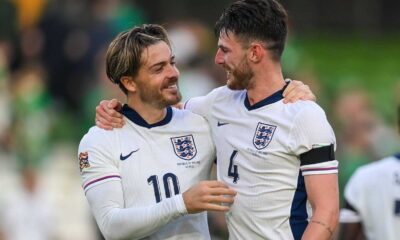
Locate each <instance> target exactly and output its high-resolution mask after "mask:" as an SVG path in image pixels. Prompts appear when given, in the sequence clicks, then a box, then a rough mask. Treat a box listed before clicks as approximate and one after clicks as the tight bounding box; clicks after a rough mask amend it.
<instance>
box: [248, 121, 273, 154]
mask: <svg viewBox="0 0 400 240" xmlns="http://www.w3.org/2000/svg"><path fill="white" fill-rule="evenodd" d="M275 129H276V126H273V125H269V124H265V123H260V122H259V123H258V124H257V128H256V132H255V133H254V138H253V144H254V146H255V147H256V148H257V149H258V150H261V149H263V148H265V147H266V146H268V144H269V143H270V142H271V140H272V137H273V136H274V132H275Z"/></svg>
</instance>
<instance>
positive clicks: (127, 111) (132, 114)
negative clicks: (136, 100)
mask: <svg viewBox="0 0 400 240" xmlns="http://www.w3.org/2000/svg"><path fill="white" fill-rule="evenodd" d="M122 114H123V115H124V116H125V117H127V118H128V119H129V120H131V121H132V122H134V123H135V124H137V125H139V126H142V127H145V128H153V127H159V126H163V125H166V124H168V123H169V122H170V121H171V119H172V108H171V107H167V115H166V116H165V118H164V119H163V120H161V121H159V122H157V123H153V124H148V123H147V122H146V121H145V120H144V119H143V118H142V117H141V116H140V115H139V113H137V112H136V111H135V110H133V109H132V108H130V107H129V106H128V105H127V104H124V106H123V107H122Z"/></svg>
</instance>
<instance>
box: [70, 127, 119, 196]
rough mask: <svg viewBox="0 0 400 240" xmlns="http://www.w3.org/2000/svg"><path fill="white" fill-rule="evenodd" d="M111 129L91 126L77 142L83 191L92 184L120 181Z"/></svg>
mask: <svg viewBox="0 0 400 240" xmlns="http://www.w3.org/2000/svg"><path fill="white" fill-rule="evenodd" d="M115 142H116V141H113V138H112V131H105V130H102V129H99V128H97V127H93V128H91V129H90V130H89V132H88V133H87V134H86V135H85V136H84V137H83V138H82V140H81V142H80V144H79V153H78V159H79V168H80V173H81V179H82V187H83V189H84V190H85V192H86V191H87V190H88V189H90V188H91V187H93V186H96V185H98V184H101V183H104V182H107V181H120V179H121V176H120V172H119V166H118V164H119V162H118V161H117V160H118V159H116V157H117V155H115V153H113V152H115V151H114V150H113V146H114V144H115Z"/></svg>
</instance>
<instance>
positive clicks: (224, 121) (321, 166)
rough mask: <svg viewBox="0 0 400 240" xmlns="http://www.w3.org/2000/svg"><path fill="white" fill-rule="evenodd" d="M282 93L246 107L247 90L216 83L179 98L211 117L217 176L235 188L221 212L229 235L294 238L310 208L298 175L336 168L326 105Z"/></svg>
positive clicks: (304, 224)
mask: <svg viewBox="0 0 400 240" xmlns="http://www.w3.org/2000/svg"><path fill="white" fill-rule="evenodd" d="M282 93H283V90H281V91H278V92H276V93H275V94H273V95H271V96H270V97H268V98H266V99H264V100H263V101H261V102H259V103H257V104H255V105H253V106H250V104H249V102H248V98H247V91H232V90H230V89H228V88H227V87H220V88H217V89H215V90H214V91H212V92H211V93H210V94H209V95H207V96H205V97H200V98H193V99H191V100H189V101H188V102H187V103H186V104H185V107H186V108H187V109H189V110H191V111H193V112H195V113H198V114H200V115H202V116H204V117H205V118H206V119H207V120H208V121H209V124H210V125H211V129H212V136H213V139H214V142H215V144H216V148H217V175H218V179H219V180H222V181H224V182H225V183H227V184H228V185H229V186H230V187H232V188H233V189H235V190H236V191H237V192H238V194H237V195H236V197H235V202H234V204H233V205H232V207H231V210H230V211H229V212H228V213H227V214H226V220H227V224H228V230H229V235H230V239H252V240H256V239H300V238H301V236H302V234H303V232H304V230H305V228H306V227H307V224H308V219H309V217H310V214H311V212H310V211H311V210H310V209H311V208H310V205H309V204H308V201H307V193H306V190H305V185H304V178H303V176H304V175H307V174H331V173H337V166H338V162H337V161H336V160H335V159H334V156H333V151H334V144H335V136H334V133H333V131H332V128H331V126H330V125H329V123H328V121H327V119H326V116H325V113H324V111H323V110H322V109H321V108H320V107H319V106H318V105H317V104H316V103H314V102H311V101H297V102H296V103H292V104H284V103H283V101H282V99H283V96H282ZM315 149H324V151H322V152H321V151H316V153H317V154H316V155H315V154H314V153H315V151H313V150H315ZM308 152H310V154H306V153H308ZM302 154H303V156H304V157H303V158H304V161H303V159H302V161H300V156H301V155H302ZM304 154H306V155H304Z"/></svg>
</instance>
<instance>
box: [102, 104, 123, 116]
mask: <svg viewBox="0 0 400 240" xmlns="http://www.w3.org/2000/svg"><path fill="white" fill-rule="evenodd" d="M109 106H113V105H110V104H109V105H108V106H107V107H106V108H104V111H105V112H106V113H107V115H109V116H110V117H116V118H120V119H122V114H121V113H119V112H118V111H117V110H115V109H114V107H109Z"/></svg>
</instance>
